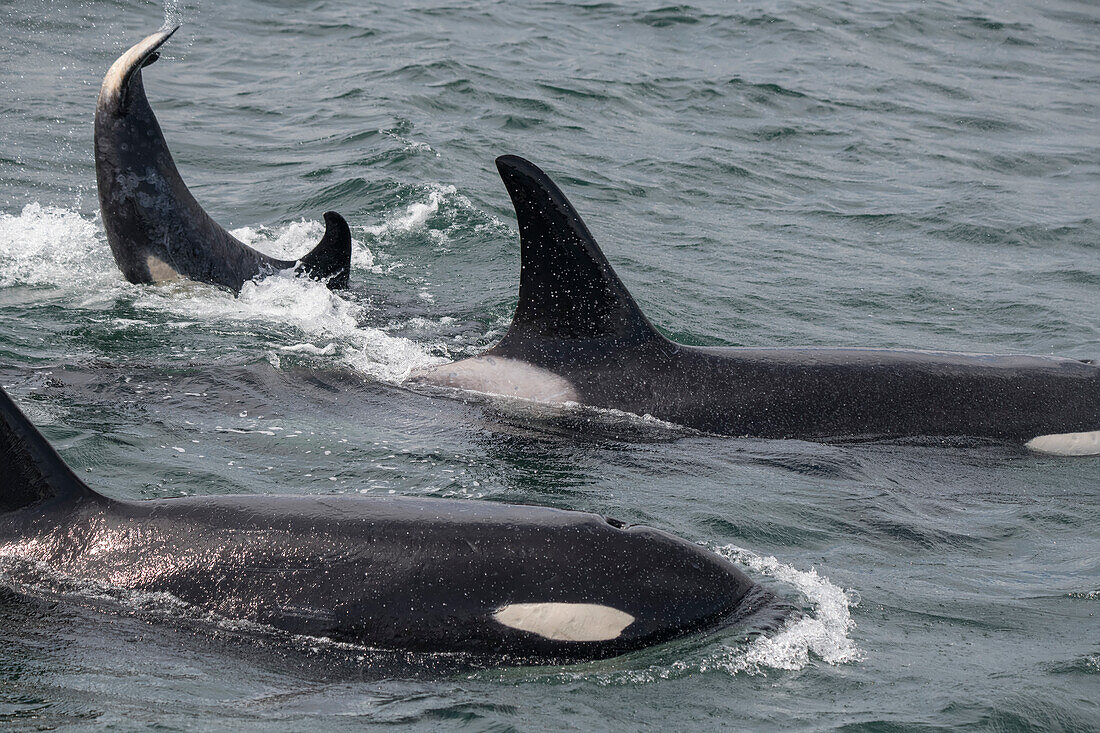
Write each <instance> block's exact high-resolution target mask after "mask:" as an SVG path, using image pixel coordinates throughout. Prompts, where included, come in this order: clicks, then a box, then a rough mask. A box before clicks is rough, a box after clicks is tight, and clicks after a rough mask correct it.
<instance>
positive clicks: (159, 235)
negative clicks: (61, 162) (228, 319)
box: [95, 28, 351, 291]
mask: <svg viewBox="0 0 1100 733" xmlns="http://www.w3.org/2000/svg"><path fill="white" fill-rule="evenodd" d="M175 31H176V28H169V29H166V30H162V31H160V32H158V33H154V34H153V35H151V36H149V37H147V38H145V39H144V40H142V41H141V42H140V43H138V44H137V45H135V46H134V47H133V48H131V49H130V50H129V51H127V52H126V53H125V54H123V55H122V56H121V57H120V58H119V59H118V61H116V62H115V64H114V65H113V66H112V67H111V70H110V71H109V72H108V73H107V76H106V77H105V78H104V80H103V86H102V88H101V89H100V93H99V99H98V102H97V104H96V116H95V163H96V181H97V184H98V187H99V205H100V212H101V214H102V218H103V225H104V228H105V229H106V231H107V241H108V242H109V243H110V245H111V252H112V253H113V254H114V256H115V261H116V262H117V263H118V266H119V269H120V270H122V273H123V275H124V276H125V277H126V279H127V280H129V281H130V282H133V283H152V282H156V281H159V280H166V279H175V278H176V277H177V275H178V276H179V277H184V278H187V279H190V280H195V281H198V282H204V283H211V284H214V285H221V286H224V287H227V288H230V289H232V290H234V291H239V290H240V289H241V287H242V285H243V284H244V283H245V282H247V281H248V280H252V279H256V278H260V277H263V276H265V275H269V274H271V273H273V272H276V271H278V270H286V269H290V268H297V269H298V270H300V271H301V272H303V273H304V274H306V275H308V276H309V277H312V278H315V279H320V280H325V281H326V282H327V283H328V285H329V287H331V288H334V289H335V288H346V287H347V285H348V276H349V273H350V267H351V232H350V230H349V229H348V225H347V222H346V221H344V219H343V217H341V216H340V215H339V214H337V213H336V212H333V211H330V212H327V213H325V215H324V216H325V236H324V238H323V239H322V240H321V242H320V244H318V245H317V247H316V248H314V250H313V251H312V252H310V253H309V254H307V255H306V256H304V257H303V258H302V259H301V260H300V261H298V262H295V261H288V260H280V259H276V258H274V257H269V256H267V255H265V254H263V253H261V252H258V251H256V250H254V249H252V248H251V247H249V246H247V245H246V244H244V243H243V242H241V241H240V240H238V239H236V238H235V237H233V235H231V234H230V233H229V232H227V231H226V230H225V229H223V228H222V227H221V226H220V225H219V224H218V223H217V222H215V221H214V220H213V219H211V218H210V216H209V215H208V214H207V213H206V211H204V210H203V208H202V207H201V206H200V205H199V203H198V202H197V201H196V200H195V198H194V196H192V195H191V192H190V191H189V190H188V188H187V185H186V184H185V183H184V182H183V179H182V178H181V177H180V174H179V171H177V170H176V164H175V161H174V160H173V159H172V154H171V152H169V150H168V145H167V143H166V142H165V140H164V136H163V134H162V133H161V130H160V125H159V124H158V123H157V118H156V116H155V115H154V114H153V110H152V108H151V107H150V106H149V102H148V99H147V98H146V96H145V87H144V84H143V82H142V76H141V74H142V72H141V69H142V67H143V66H148V65H149V64H151V63H153V62H154V61H156V59H157V58H158V57H159V55H158V54H157V52H156V49H157V48H159V47H160V46H161V45H162V44H163V43H164V42H165V41H167V40H168V38H169V37H170V36H171V35H172V34H173V33H174V32H175ZM150 257H154V258H156V260H159V261H160V262H162V263H164V265H163V266H161V265H154V266H153V267H152V268H151V267H150V264H149V263H150V259H149V258H150ZM173 271H174V273H175V274H174V273H173Z"/></svg>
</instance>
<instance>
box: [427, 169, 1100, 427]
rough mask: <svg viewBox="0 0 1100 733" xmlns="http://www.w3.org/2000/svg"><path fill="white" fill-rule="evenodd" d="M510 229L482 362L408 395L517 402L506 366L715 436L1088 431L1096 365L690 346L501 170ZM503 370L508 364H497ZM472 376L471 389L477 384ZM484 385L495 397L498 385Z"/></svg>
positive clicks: (437, 370) (528, 189)
mask: <svg viewBox="0 0 1100 733" xmlns="http://www.w3.org/2000/svg"><path fill="white" fill-rule="evenodd" d="M497 167H498V169H499V171H500V174H501V177H502V178H503V179H504V183H505V185H506V186H507V188H508V192H509V194H510V195H511V198H512V202H513V204H514V205H515V208H516V215H517V218H518V220H519V229H520V240H521V259H522V266H521V271H520V294H519V305H518V306H517V308H516V315H515V318H514V319H513V322H512V326H511V328H510V329H509V331H508V333H507V334H506V335H505V337H504V338H503V339H502V340H501V342H500V343H499V344H497V345H496V346H495V347H493V348H492V349H490V350H489V351H487V352H486V353H485V354H483V355H482V356H479V357H475V358H473V359H467V360H465V361H463V362H458V363H457V364H456V365H442V366H438V367H433V368H430V369H426V370H422V371H419V372H416V373H414V374H413V375H411V377H410V381H411V382H412V383H414V384H415V383H420V384H432V385H441V386H450V387H458V388H466V389H476V390H478V391H482V392H495V393H498V394H506V395H515V396H525V395H524V394H522V392H523V390H524V389H528V390H529V391H531V392H533V393H536V394H535V396H534V398H535V399H539V398H540V397H539V395H538V394H537V390H536V389H535V387H534V386H533V385H530V384H517V383H518V381H519V380H518V379H514V380H508V379H504V378H503V377H506V376H508V372H509V369H508V367H507V366H506V365H507V364H522V365H529V367H534V369H530V368H528V369H527V371H526V373H525V374H523V376H524V377H525V378H526V379H527V381H528V382H530V376H529V375H530V374H532V373H535V372H536V370H541V372H542V373H544V374H545V375H546V376H547V378H548V379H552V380H553V381H554V384H553V388H552V389H551V390H547V391H549V392H551V393H553V394H568V395H569V399H571V400H574V401H577V402H580V403H582V404H586V405H593V406H597V407H610V408H615V409H618V410H624V411H627V412H632V413H637V414H649V415H653V416H654V417H658V418H661V419H662V420H667V421H669V422H673V423H678V424H680V425H685V426H688V427H692V428H696V429H699V430H704V431H708V432H713V433H720V434H726V435H743V436H756V437H765V438H807V439H830V438H836V439H850V438H859V439H866V438H897V437H907V436H972V437H984V438H997V439H1006V440H1013V441H1021V442H1022V441H1027V440H1029V439H1032V438H1035V437H1036V436H1039V435H1044V434H1051V433H1073V432H1081V431H1095V430H1100V367H1098V366H1096V365H1094V364H1091V363H1085V362H1081V361H1077V360H1074V359H1063V358H1056V357H1043V356H994V355H986V354H959V353H949V352H936V351H916V350H892V349H867V348H840V349H831V348H790V349H784V348H700V347H693V346H685V345H683V344H678V343H675V342H673V341H670V340H669V339H667V338H665V337H664V336H663V335H661V334H660V333H658V331H657V330H656V329H655V328H654V327H653V326H652V325H651V324H650V323H649V321H648V320H647V319H646V317H645V316H644V315H643V314H642V313H641V311H640V310H639V309H638V306H637V305H636V304H635V302H634V300H633V298H631V296H630V294H629V293H628V292H627V290H626V288H625V287H624V286H623V284H622V282H621V281H620V280H619V278H618V276H617V275H616V274H615V272H614V271H613V270H612V268H611V265H610V264H608V262H607V260H606V258H605V257H604V255H603V253H602V252H601V251H600V249H599V247H598V245H597V244H596V242H595V240H594V239H593V238H592V235H591V234H590V233H589V232H588V229H587V228H586V227H585V225H584V222H582V221H581V218H580V216H579V215H578V214H577V212H576V211H575V210H574V209H573V207H572V205H571V204H570V203H569V201H568V200H567V199H566V198H565V195H564V194H562V192H561V191H560V189H558V187H557V186H555V185H554V183H553V182H552V181H551V180H550V179H549V177H548V176H547V175H546V174H545V173H543V172H542V171H541V170H539V169H538V168H537V167H536V166H535V165H533V164H532V163H530V162H528V161H526V160H523V159H522V158H517V157H515V156H504V157H501V158H499V159H498V160H497ZM502 364H504V365H505V366H502ZM478 374H480V375H481V376H482V377H483V378H482V379H480V380H479V379H476V378H475V377H474V375H478ZM494 386H495V388H494Z"/></svg>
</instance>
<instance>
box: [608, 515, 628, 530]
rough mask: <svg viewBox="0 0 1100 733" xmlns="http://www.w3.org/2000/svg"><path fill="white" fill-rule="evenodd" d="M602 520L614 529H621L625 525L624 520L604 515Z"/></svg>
mask: <svg viewBox="0 0 1100 733" xmlns="http://www.w3.org/2000/svg"><path fill="white" fill-rule="evenodd" d="M603 520H604V521H605V522H607V523H608V524H610V525H611V526H612V527H614V528H615V529H623V528H624V527H626V522H624V521H622V520H621V519H615V518H614V517H604V518H603Z"/></svg>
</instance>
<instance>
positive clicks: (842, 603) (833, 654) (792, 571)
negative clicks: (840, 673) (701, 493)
mask: <svg viewBox="0 0 1100 733" xmlns="http://www.w3.org/2000/svg"><path fill="white" fill-rule="evenodd" d="M716 551H717V552H718V554H720V555H723V556H725V557H727V558H729V559H730V560H732V561H734V562H738V563H740V564H742V565H745V566H746V567H748V568H749V569H750V570H751V571H754V572H755V573H758V574H760V575H764V576H767V577H770V578H775V579H776V580H779V581H780V582H782V583H785V584H787V585H790V586H793V587H794V589H795V590H797V591H798V592H799V593H800V594H802V595H803V596H804V597H805V598H806V600H808V601H809V602H810V604H811V605H812V606H813V609H812V610H811V611H809V612H807V613H803V614H801V615H800V616H798V617H797V618H793V619H791V620H788V621H787V622H786V623H785V624H784V625H783V627H782V628H781V629H780V630H779V632H778V633H776V634H774V635H771V636H763V637H760V638H757V639H755V640H753V641H752V642H751V643H750V644H749V646H748V648H747V649H734V648H729V649H727V650H726V652H725V653H721V654H719V655H717V656H716V657H714V658H713V659H711V660H708V661H705V662H704V663H703V664H702V665H701V667H702V671H707V669H709V668H716V669H722V670H724V671H727V672H729V673H730V674H736V673H738V672H747V673H749V674H765V673H766V670H767V669H769V668H771V669H788V670H796V669H802V668H803V667H805V666H806V665H807V664H809V663H810V659H811V658H813V657H816V658H818V659H821V660H822V661H824V662H827V663H828V664H845V663H848V662H855V661H859V660H860V659H861V658H862V653H861V652H860V651H859V649H858V648H857V647H856V645H855V643H854V642H853V641H852V640H851V638H849V636H848V634H849V632H851V630H852V629H854V628H855V622H854V621H852V614H851V607H852V606H855V605H858V602H859V597H858V594H856V593H855V592H854V591H850V590H849V591H845V590H844V589H842V588H840V587H839V586H836V585H834V584H833V583H831V582H829V579H828V578H825V577H823V576H821V575H818V573H817V570H815V569H813V568H811V569H810V570H798V569H797V568H795V567H793V566H791V565H787V564H784V563H781V562H779V560H777V559H776V558H774V557H764V556H761V555H758V554H756V553H755V552H752V551H750V550H746V549H744V548H741V547H737V546H735V545H726V546H725V547H719V548H717V549H716Z"/></svg>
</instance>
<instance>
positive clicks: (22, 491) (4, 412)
mask: <svg viewBox="0 0 1100 733" xmlns="http://www.w3.org/2000/svg"><path fill="white" fill-rule="evenodd" d="M97 496H98V495H97V494H96V493H95V492H93V491H92V490H91V489H89V488H88V487H87V486H86V485H85V484H84V482H83V481H81V480H80V479H79V478H77V476H76V474H75V473H73V471H72V469H71V468H69V467H68V466H67V465H65V462H64V461H63V460H61V456H59V455H57V451H55V450H54V449H53V447H52V446H51V445H50V444H49V443H48V442H47V441H46V438H45V437H43V435H42V433H40V432H38V429H37V428H35V427H34V425H32V424H31V421H30V420H28V419H27V418H26V416H25V415H24V414H23V413H22V412H21V411H20V410H19V408H18V407H16V405H15V402H13V401H12V399H11V398H10V397H8V395H7V393H5V392H4V390H3V389H0V512H10V511H15V510H17V509H23V508H24V507H29V506H32V505H34V504H38V503H40V502H44V501H49V500H62V501H64V500H75V499H79V498H86V497H97Z"/></svg>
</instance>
